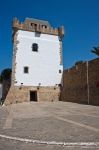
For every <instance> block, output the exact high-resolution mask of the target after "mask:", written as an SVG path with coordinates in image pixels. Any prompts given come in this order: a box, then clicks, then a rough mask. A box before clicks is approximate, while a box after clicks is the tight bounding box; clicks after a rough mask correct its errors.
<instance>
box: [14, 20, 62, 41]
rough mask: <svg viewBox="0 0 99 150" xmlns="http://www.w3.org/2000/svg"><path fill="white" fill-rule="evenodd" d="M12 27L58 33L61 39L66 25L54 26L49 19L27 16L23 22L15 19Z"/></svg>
mask: <svg viewBox="0 0 99 150" xmlns="http://www.w3.org/2000/svg"><path fill="white" fill-rule="evenodd" d="M12 28H13V30H14V31H16V30H25V31H31V32H39V33H44V34H52V35H57V36H59V37H60V38H61V39H62V38H63V36H64V27H63V26H61V27H58V28H53V27H52V26H51V25H50V24H49V22H48V21H44V20H38V19H32V18H26V19H25V21H24V22H23V23H22V22H20V21H19V20H18V19H17V18H14V19H13V23H12Z"/></svg>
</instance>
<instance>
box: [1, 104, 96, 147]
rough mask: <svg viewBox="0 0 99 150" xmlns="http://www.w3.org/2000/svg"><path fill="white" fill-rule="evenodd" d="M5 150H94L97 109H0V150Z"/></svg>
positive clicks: (39, 106)
mask: <svg viewBox="0 0 99 150" xmlns="http://www.w3.org/2000/svg"><path fill="white" fill-rule="evenodd" d="M53 141H54V142H53ZM52 142H53V143H52ZM5 149H6V150H60V149H61V150H82V149H84V150H86V149H87V150H89V149H92V150H98V149H99V106H90V105H81V104H76V103H68V102H40V103H38V102H37V103H36V102H34V103H33V102H30V103H20V104H13V105H9V106H3V107H0V150H5Z"/></svg>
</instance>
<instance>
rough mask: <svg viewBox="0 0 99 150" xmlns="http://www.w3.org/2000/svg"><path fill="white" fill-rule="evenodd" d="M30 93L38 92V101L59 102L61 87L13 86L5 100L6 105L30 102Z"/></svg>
mask: <svg viewBox="0 0 99 150" xmlns="http://www.w3.org/2000/svg"><path fill="white" fill-rule="evenodd" d="M30 91H37V101H38V102H42V101H58V100H59V98H60V88H59V87H56V88H55V87H26V86H22V87H19V86H12V87H11V88H10V90H9V93H8V95H7V97H6V100H5V102H4V103H5V105H8V104H12V103H20V102H29V101H30Z"/></svg>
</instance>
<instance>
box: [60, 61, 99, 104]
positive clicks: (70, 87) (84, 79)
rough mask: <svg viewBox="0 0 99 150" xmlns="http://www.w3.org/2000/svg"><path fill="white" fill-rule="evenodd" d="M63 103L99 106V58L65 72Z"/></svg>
mask: <svg viewBox="0 0 99 150" xmlns="http://www.w3.org/2000/svg"><path fill="white" fill-rule="evenodd" d="M63 82H64V83H63V89H62V93H61V95H62V96H61V97H62V98H61V99H62V100H63V101H70V102H77V103H84V104H93V105H99V58H97V59H94V60H91V61H89V62H88V63H87V62H84V63H80V64H78V65H76V66H74V67H72V68H70V69H68V70H64V75H63Z"/></svg>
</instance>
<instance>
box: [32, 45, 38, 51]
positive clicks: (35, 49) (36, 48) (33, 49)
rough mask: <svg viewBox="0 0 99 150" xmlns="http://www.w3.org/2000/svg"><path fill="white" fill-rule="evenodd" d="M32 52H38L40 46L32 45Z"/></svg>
mask: <svg viewBox="0 0 99 150" xmlns="http://www.w3.org/2000/svg"><path fill="white" fill-rule="evenodd" d="M32 51H34V52H38V44H36V43H33V44H32Z"/></svg>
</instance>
